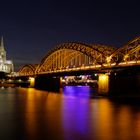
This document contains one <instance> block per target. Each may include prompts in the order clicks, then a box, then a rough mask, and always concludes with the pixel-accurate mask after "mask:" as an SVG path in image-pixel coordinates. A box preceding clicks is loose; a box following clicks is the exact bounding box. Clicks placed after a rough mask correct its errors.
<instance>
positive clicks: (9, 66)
mask: <svg viewBox="0 0 140 140" xmlns="http://www.w3.org/2000/svg"><path fill="white" fill-rule="evenodd" d="M13 70H14V66H13V62H12V61H11V60H6V51H5V48H4V43H3V37H2V38H1V41H0V72H5V73H11V72H13Z"/></svg>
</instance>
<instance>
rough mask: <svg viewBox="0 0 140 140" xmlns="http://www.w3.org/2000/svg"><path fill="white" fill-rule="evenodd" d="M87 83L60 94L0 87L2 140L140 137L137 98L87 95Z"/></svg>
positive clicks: (124, 139) (0, 131)
mask: <svg viewBox="0 0 140 140" xmlns="http://www.w3.org/2000/svg"><path fill="white" fill-rule="evenodd" d="M91 94H94V93H91V90H90V88H89V87H86V86H85V87H74V86H73V87H65V88H64V89H63V90H62V93H61V94H58V93H52V92H46V91H40V90H35V89H32V88H29V89H25V88H17V89H13V88H12V89H0V139H2V140H11V139H14V140H19V139H20V140H22V139H23V140H28V139H30V140H36V139H38V140H39V139H41V140H45V139H51V140H53V139H54V140H56V139H60V140H79V139H80V140H85V139H88V140H131V139H135V140H139V139H140V133H139V132H140V102H139V99H138V98H137V99H134V98H133V99H131V98H129V99H126V98H125V99H122V98H120V99H119V98H118V99H115V100H114V99H108V98H92V99H91V98H90V97H91V96H90V95H91Z"/></svg>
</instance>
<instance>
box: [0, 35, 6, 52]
mask: <svg viewBox="0 0 140 140" xmlns="http://www.w3.org/2000/svg"><path fill="white" fill-rule="evenodd" d="M0 50H5V49H4V42H3V36H2V37H1V41H0Z"/></svg>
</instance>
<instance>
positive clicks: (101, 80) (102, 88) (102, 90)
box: [98, 74, 109, 95]
mask: <svg viewBox="0 0 140 140" xmlns="http://www.w3.org/2000/svg"><path fill="white" fill-rule="evenodd" d="M108 92H109V75H107V74H99V77H98V94H104V95H107V94H108Z"/></svg>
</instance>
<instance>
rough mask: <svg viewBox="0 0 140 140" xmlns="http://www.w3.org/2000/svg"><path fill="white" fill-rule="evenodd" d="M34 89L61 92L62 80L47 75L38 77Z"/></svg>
mask: <svg viewBox="0 0 140 140" xmlns="http://www.w3.org/2000/svg"><path fill="white" fill-rule="evenodd" d="M34 87H35V88H36V89H41V90H47V91H54V92H59V89H60V78H59V77H52V76H47V75H38V76H37V77H36V78H35V85H34Z"/></svg>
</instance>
